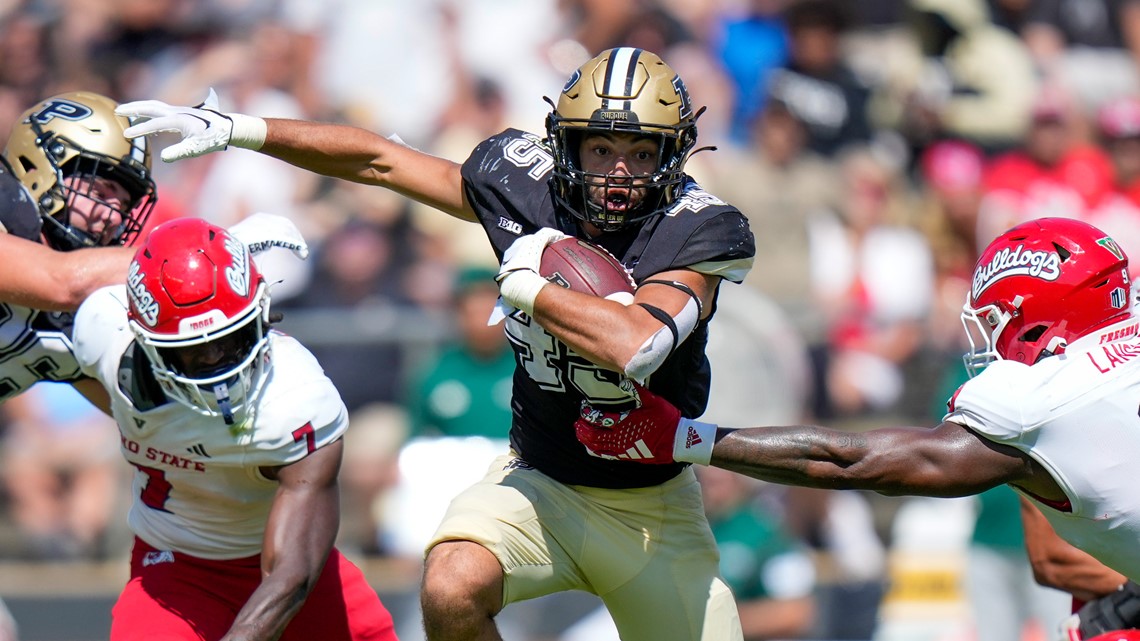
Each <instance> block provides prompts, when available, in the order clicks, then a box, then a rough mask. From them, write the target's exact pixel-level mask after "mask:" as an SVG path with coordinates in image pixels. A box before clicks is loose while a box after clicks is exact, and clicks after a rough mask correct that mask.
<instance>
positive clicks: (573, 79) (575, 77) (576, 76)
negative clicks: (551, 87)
mask: <svg viewBox="0 0 1140 641" xmlns="http://www.w3.org/2000/svg"><path fill="white" fill-rule="evenodd" d="M581 79H582V70H581V69H577V70H575V71H574V73H573V74H571V76H570V79H569V80H567V81H566V84H565V85H563V86H562V93H566V92H567V91H570V90H571V89H573V88H574V85H576V84H578V81H579V80H581Z"/></svg>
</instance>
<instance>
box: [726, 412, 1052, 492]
mask: <svg viewBox="0 0 1140 641" xmlns="http://www.w3.org/2000/svg"><path fill="white" fill-rule="evenodd" d="M710 464H711V465H715V466H717V467H722V468H725V469H728V470H732V471H734V472H739V473H741V474H746V475H748V476H752V477H755V478H759V479H764V480H767V481H772V482H776V483H783V484H786V485H802V486H807V487H821V488H835V489H864V490H873V491H875V492H879V493H882V494H887V495H892V496H898V495H920V496H939V497H949V496H966V495H970V494H977V493H978V492H982V491H984V490H987V489H989V488H991V487H994V486H996V485H1001V484H1002V483H1007V482H1011V481H1018V480H1022V479H1025V478H1028V477H1029V476H1031V475H1032V471H1031V467H1030V464H1029V461H1028V459H1027V458H1026V457H1024V456H1023V455H1021V454H1020V453H1018V452H1017V451H1016V450H1014V449H1012V448H1009V447H1005V446H1000V445H995V444H993V443H990V442H989V441H986V440H985V439H983V438H982V437H980V436H978V435H977V434H975V433H974V432H972V431H970V430H968V429H966V428H965V427H962V426H961V425H958V424H957V423H948V422H947V423H942V424H941V425H938V426H937V427H935V428H933V429H931V428H920V427H894V428H884V429H877V430H871V431H867V432H858V433H853V432H846V431H839V430H832V429H828V428H824V427H816V426H811V425H796V426H788V427H750V428H744V429H738V430H731V429H725V428H720V429H718V430H717V436H716V445H715V446H714V447H713V450H712V457H711V463H710Z"/></svg>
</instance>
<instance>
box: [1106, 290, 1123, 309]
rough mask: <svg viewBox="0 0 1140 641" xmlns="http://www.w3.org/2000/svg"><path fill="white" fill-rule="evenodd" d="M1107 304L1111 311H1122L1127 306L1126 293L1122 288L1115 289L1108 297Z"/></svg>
mask: <svg viewBox="0 0 1140 641" xmlns="http://www.w3.org/2000/svg"><path fill="white" fill-rule="evenodd" d="M1108 298H1109V303H1110V304H1111V305H1112V307H1113V309H1124V308H1125V306H1127V305H1128V292H1126V291H1124V288H1123V287H1117V288H1116V289H1114V290H1112V292H1111V293H1110V294H1109V295H1108Z"/></svg>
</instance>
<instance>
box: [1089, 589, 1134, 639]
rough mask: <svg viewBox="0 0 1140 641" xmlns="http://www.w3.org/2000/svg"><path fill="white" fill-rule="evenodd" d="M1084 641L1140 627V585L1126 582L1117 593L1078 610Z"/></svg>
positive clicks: (1105, 596) (1095, 600)
mask: <svg viewBox="0 0 1140 641" xmlns="http://www.w3.org/2000/svg"><path fill="white" fill-rule="evenodd" d="M1077 618H1078V620H1079V621H1080V623H1079V627H1078V629H1079V630H1080V632H1081V638H1082V639H1091V638H1092V637H1095V636H1097V635H1098V634H1104V633H1105V632H1112V631H1114V630H1132V629H1135V628H1137V627H1140V585H1137V584H1136V583H1135V582H1133V581H1126V582H1125V583H1124V585H1122V586H1120V587H1119V588H1117V589H1116V592H1113V593H1111V594H1106V595H1104V596H1102V597H1100V598H1098V599H1093V600H1092V601H1089V602H1088V603H1086V604H1084V605H1083V606H1081V609H1080V610H1077Z"/></svg>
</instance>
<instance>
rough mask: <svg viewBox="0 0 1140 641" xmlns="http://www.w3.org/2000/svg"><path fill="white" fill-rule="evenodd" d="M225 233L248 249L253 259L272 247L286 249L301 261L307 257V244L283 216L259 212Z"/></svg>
mask: <svg viewBox="0 0 1140 641" xmlns="http://www.w3.org/2000/svg"><path fill="white" fill-rule="evenodd" d="M226 231H228V232H230V233H231V234H233V236H234V238H237V239H238V240H239V241H241V242H242V244H244V245H245V246H246V247H248V248H249V253H250V255H252V256H254V257H255V258H256V257H257V256H258V255H259V254H262V253H264V252H267V251H269V250H270V249H273V248H274V247H281V248H283V249H288V250H289V251H291V252H293V255H295V256H296V257H297V258H300V259H301V260H305V259H306V258H308V257H309V244H308V243H306V242H305V238H304V236H302V235H301V231H300V230H299V229H297V226H296V225H294V224H293V221H291V220H289V219H288V218H286V217H284V216H278V215H276V214H267V213H265V212H260V211H259V212H257V213H256V214H250V215H249V216H246V217H245V218H243V219H242V220H241V221H240V222H238V223H235V224H234V225H232V226H231V227H230V228H229V229H227V230H226Z"/></svg>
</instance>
